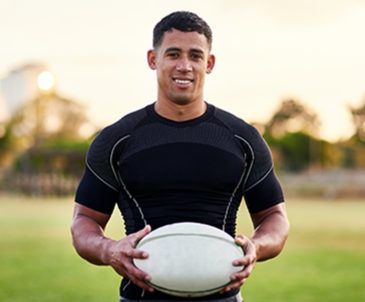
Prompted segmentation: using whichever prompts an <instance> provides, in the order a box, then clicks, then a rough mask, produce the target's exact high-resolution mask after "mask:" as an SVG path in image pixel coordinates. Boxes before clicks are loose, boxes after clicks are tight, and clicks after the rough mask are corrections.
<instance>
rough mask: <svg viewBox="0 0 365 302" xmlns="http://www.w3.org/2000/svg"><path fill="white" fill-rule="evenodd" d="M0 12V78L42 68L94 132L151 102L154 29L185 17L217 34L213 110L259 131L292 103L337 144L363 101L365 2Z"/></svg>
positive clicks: (37, 7)
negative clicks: (172, 17)
mask: <svg viewBox="0 0 365 302" xmlns="http://www.w3.org/2000/svg"><path fill="white" fill-rule="evenodd" d="M0 6H1V9H0V18H1V19H2V26H1V27H0V34H1V36H2V37H3V38H2V40H3V41H4V42H5V43H6V44H5V45H6V46H7V47H3V48H2V49H1V50H0V53H1V56H0V75H2V76H5V75H6V73H7V72H9V71H10V70H11V69H13V68H15V67H17V66H19V65H22V64H24V63H29V62H33V61H35V62H38V61H40V62H44V63H45V64H47V65H48V66H49V70H50V71H51V72H53V73H54V74H55V76H56V81H57V91H59V93H61V94H62V95H66V96H68V97H71V98H73V99H76V100H79V101H80V102H82V103H83V104H85V105H86V106H87V108H88V113H89V116H90V117H91V119H92V120H93V121H94V122H95V123H96V124H97V125H100V126H105V125H106V124H109V123H112V122H114V121H115V120H117V119H119V118H120V117H121V116H123V115H125V114H127V113H129V112H130V111H134V110H137V109H139V108H141V107H144V106H146V105H147V104H149V103H152V102H153V101H154V100H155V97H156V87H155V86H156V79H155V75H154V72H152V71H150V70H149V68H148V66H147V62H146V52H147V50H148V49H149V48H151V47H152V46H151V44H152V29H153V27H154V25H155V24H156V23H157V22H158V21H159V20H160V19H161V18H162V17H164V16H165V15H167V14H168V13H170V12H171V11H174V10H182V9H184V10H191V11H194V12H196V13H197V14H198V15H200V16H201V17H202V18H203V19H204V20H206V21H207V22H208V24H209V25H210V26H211V28H212V30H213V50H212V52H213V53H214V54H215V55H216V57H217V64H216V66H215V70H214V71H213V72H212V74H211V75H209V76H208V77H207V79H206V90H205V99H206V100H207V101H208V102H209V103H212V104H214V105H215V106H217V107H220V108H222V109H225V110H228V111H231V112H232V113H234V114H235V115H237V116H239V117H241V118H243V119H245V120H246V121H249V122H259V123H265V122H267V121H268V119H269V118H270V117H271V116H272V114H273V113H274V111H275V110H276V108H277V107H278V106H279V105H280V104H281V102H282V101H283V100H285V99H294V100H297V101H299V102H301V103H303V104H304V105H305V106H307V107H308V108H310V109H311V110H312V111H314V112H315V113H317V114H318V116H319V119H320V121H321V122H322V128H321V132H320V134H321V137H322V138H324V139H326V140H328V141H338V140H340V139H344V138H346V137H348V136H350V135H351V134H352V131H353V130H352V121H351V115H350V114H349V110H348V106H353V107H358V106H360V105H362V104H363V103H364V101H365V98H364V97H365V85H364V82H363V79H362V77H363V70H365V57H364V55H363V54H364V53H365V42H364V41H363V39H362V38H361V36H362V35H361V34H362V31H363V29H365V3H363V2H361V1H356V0H350V1H343V0H337V1H329V0H323V1H321V2H320V3H317V2H315V1H314V0H311V1H304V0H297V1H294V2H291V3H287V2H286V1H283V0H277V1H275V4H274V3H271V2H269V1H263V2H260V3H250V1H234V0H231V1H221V0H216V1H199V2H196V1H191V0H189V1H186V2H185V3H184V5H178V4H176V3H171V2H169V1H165V0H157V1H155V2H154V3H149V2H144V1H141V0H138V1H135V2H133V3H129V2H127V1H116V0H109V1H107V2H105V1H101V0H96V1H94V2H93V3H88V5H87V6H86V5H83V3H77V4H75V3H73V2H72V1H70V0H65V1H62V2H61V1H54V2H52V3H50V2H48V1H45V0H35V1H32V2H26V1H21V0H15V1H12V2H6V1H0ZM141 8H143V9H141ZM139 20H143V26H141V25H140V24H139ZM237 37H238V38H237ZM229 77H230V78H229ZM228 78H229V80H228V81H227V79H228ZM251 104H255V106H249V105H251Z"/></svg>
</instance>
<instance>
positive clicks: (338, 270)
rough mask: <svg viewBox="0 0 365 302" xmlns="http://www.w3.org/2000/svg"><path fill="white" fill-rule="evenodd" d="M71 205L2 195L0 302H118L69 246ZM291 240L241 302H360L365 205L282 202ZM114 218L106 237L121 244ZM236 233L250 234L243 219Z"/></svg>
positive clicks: (112, 287)
mask: <svg viewBox="0 0 365 302" xmlns="http://www.w3.org/2000/svg"><path fill="white" fill-rule="evenodd" d="M72 206H73V204H72V198H68V199H66V198H64V199H47V200H45V199H30V198H22V197H10V196H5V195H0V232H1V237H0V265H1V267H0V301H1V302H7V301H11V302H20V301H27V302H33V301H37V302H43V301H47V302H49V301H52V302H58V301H60V302H61V301H62V302H64V301H70V302H71V301H88V302H92V301H95V302H96V301H98V302H100V301H118V285H119V277H118V276H117V275H116V274H115V273H114V271H113V270H112V269H110V268H107V267H97V266H93V265H91V264H88V263H87V262H85V261H83V260H82V259H81V258H79V257H78V256H77V255H76V253H75V252H74V250H73V248H72V245H71V238H70V232H69V225H70V221H71V213H72ZM287 209H288V213H289V217H290V221H291V234H290V238H289V240H288V243H287V246H286V249H285V251H284V252H283V253H282V254H281V255H280V256H279V257H278V258H276V259H274V260H271V261H268V262H263V263H259V264H257V266H256V268H255V270H254V273H253V275H252V276H251V277H250V279H249V280H248V282H247V283H246V285H245V286H244V288H243V290H242V292H243V296H244V298H245V301H246V302H267V301H270V302H279V301H280V302H282V301H285V302H291V301H293V302H314V301H321V302H326V301H331V302H340V301H341V302H343V301H349V302H358V301H365V219H364V217H365V216H364V213H365V202H359V201H351V200H347V201H341V202H340V201H334V202H329V201H320V200H312V201H304V200H291V201H289V202H287ZM118 216H119V215H118V214H117V213H116V214H115V215H113V219H112V221H111V224H110V225H109V227H108V230H107V233H108V234H109V235H110V236H111V237H114V238H118V237H120V236H121V234H122V231H121V228H122V223H121V221H120V219H119V217H118ZM240 217H241V218H240V220H239V231H240V232H243V233H246V234H247V233H250V232H251V226H250V222H249V219H248V218H247V213H246V211H244V210H243V211H241V213H240Z"/></svg>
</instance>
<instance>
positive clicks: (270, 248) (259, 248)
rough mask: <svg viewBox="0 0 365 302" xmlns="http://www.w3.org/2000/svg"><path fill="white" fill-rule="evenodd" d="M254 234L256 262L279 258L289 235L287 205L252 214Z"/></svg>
mask: <svg viewBox="0 0 365 302" xmlns="http://www.w3.org/2000/svg"><path fill="white" fill-rule="evenodd" d="M251 219H252V222H253V225H254V228H255V229H254V232H253V234H252V236H251V241H252V242H253V244H254V245H255V248H256V261H264V260H267V259H270V258H273V257H275V256H277V255H278V254H279V253H280V252H281V250H282V249H283V247H284V244H285V241H286V239H287V237H288V234H289V222H288V218H287V215H286V210H285V204H284V203H280V204H277V205H275V206H273V207H270V208H268V209H266V210H263V211H260V212H258V213H254V214H251Z"/></svg>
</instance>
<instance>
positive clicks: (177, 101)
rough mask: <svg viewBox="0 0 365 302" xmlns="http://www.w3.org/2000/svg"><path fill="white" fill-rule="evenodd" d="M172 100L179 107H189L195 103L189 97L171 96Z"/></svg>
mask: <svg viewBox="0 0 365 302" xmlns="http://www.w3.org/2000/svg"><path fill="white" fill-rule="evenodd" d="M170 100H171V101H172V102H174V103H175V104H178V105H187V104H190V103H193V102H194V99H193V98H192V97H189V96H186V95H185V96H182V95H180V96H176V95H175V96H171V98H170Z"/></svg>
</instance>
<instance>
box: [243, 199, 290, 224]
mask: <svg viewBox="0 0 365 302" xmlns="http://www.w3.org/2000/svg"><path fill="white" fill-rule="evenodd" d="M250 215H251V220H252V223H253V225H254V227H255V228H257V227H259V226H261V225H262V224H263V223H264V222H267V223H270V221H271V220H272V219H273V218H282V219H284V220H287V214H286V208H285V203H284V202H281V203H278V204H276V205H273V206H271V207H269V208H267V209H265V210H261V211H259V212H255V213H251V214H250ZM275 220H276V219H275Z"/></svg>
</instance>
